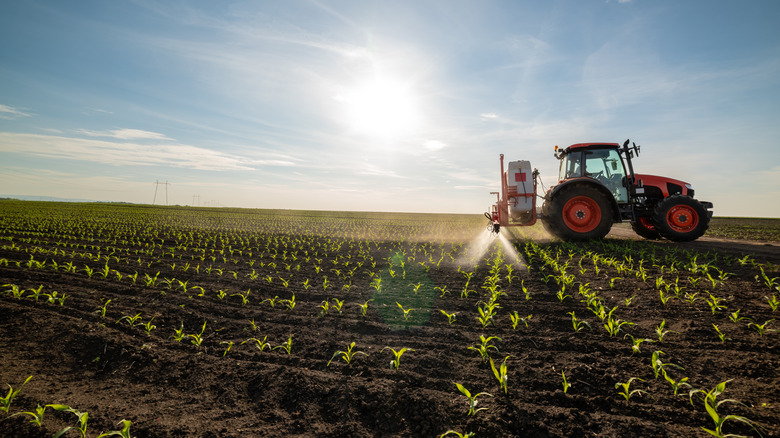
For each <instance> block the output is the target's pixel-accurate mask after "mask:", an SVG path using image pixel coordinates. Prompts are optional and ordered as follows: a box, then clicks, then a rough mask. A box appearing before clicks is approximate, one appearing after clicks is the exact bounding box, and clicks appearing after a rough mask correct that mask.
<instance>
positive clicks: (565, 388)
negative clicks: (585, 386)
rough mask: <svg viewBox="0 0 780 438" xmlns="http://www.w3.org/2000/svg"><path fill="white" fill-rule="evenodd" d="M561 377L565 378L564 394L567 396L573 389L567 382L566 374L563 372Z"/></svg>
mask: <svg viewBox="0 0 780 438" xmlns="http://www.w3.org/2000/svg"><path fill="white" fill-rule="evenodd" d="M561 376H562V377H563V393H564V394H566V393H567V392H569V388H571V385H570V384H569V382H567V381H566V374H565V373H564V372H563V370H561Z"/></svg>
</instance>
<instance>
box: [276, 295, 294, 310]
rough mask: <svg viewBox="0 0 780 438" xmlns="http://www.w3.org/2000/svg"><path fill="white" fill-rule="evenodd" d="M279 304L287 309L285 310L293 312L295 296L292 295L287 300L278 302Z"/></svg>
mask: <svg viewBox="0 0 780 438" xmlns="http://www.w3.org/2000/svg"><path fill="white" fill-rule="evenodd" d="M279 302H280V303H283V304H284V306H285V307H287V310H290V311H292V310H294V309H295V305H296V302H295V294H293V295H292V297H291V298H290V299H289V300H279Z"/></svg>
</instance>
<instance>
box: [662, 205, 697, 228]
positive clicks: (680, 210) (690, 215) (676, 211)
mask: <svg viewBox="0 0 780 438" xmlns="http://www.w3.org/2000/svg"><path fill="white" fill-rule="evenodd" d="M666 222H667V223H668V224H669V227H671V228H672V230H674V231H677V232H679V233H687V232H689V231H691V230H693V229H694V228H696V226H697V225H699V215H698V214H697V213H696V210H694V209H693V208H691V207H689V206H687V205H675V206H674V207H672V208H671V209H669V213H667V214H666Z"/></svg>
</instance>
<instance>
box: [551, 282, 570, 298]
mask: <svg viewBox="0 0 780 438" xmlns="http://www.w3.org/2000/svg"><path fill="white" fill-rule="evenodd" d="M565 291H566V285H565V284H564V285H561V289H560V290H559V291H558V293H556V294H555V296H556V297H558V300H559V301H560V302H563V300H565V299H566V298H571V295H567V294H565V293H564V292H565Z"/></svg>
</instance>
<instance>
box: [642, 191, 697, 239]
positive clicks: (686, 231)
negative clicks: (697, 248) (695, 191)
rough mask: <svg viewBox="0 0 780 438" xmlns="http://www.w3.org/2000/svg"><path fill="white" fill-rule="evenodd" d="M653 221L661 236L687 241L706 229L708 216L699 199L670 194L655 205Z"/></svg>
mask: <svg viewBox="0 0 780 438" xmlns="http://www.w3.org/2000/svg"><path fill="white" fill-rule="evenodd" d="M653 223H654V224H655V227H656V230H658V233H659V234H661V236H663V237H665V238H667V239H669V240H673V241H675V242H689V241H691V240H696V239H698V238H699V237H701V236H702V235H703V234H704V232H705V231H707V228H709V225H710V218H709V215H707V210H706V209H705V208H704V206H702V205H701V203H699V201H697V200H695V199H693V198H691V197H688V196H682V195H672V196H669V197H668V198H666V199H664V200H663V201H661V202H659V203H658V205H657V206H656V207H655V211H654V212H653Z"/></svg>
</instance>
